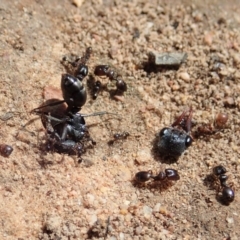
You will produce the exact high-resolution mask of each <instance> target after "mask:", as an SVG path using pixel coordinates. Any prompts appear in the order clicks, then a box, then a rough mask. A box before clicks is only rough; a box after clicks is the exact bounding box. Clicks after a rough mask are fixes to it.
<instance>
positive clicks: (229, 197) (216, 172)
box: [211, 165, 235, 205]
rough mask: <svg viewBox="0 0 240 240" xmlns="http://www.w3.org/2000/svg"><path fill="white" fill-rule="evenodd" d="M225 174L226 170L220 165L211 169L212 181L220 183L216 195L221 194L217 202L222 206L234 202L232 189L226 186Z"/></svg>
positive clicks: (226, 178)
mask: <svg viewBox="0 0 240 240" xmlns="http://www.w3.org/2000/svg"><path fill="white" fill-rule="evenodd" d="M226 172H227V170H226V168H225V167H223V166H222V165H219V166H216V167H214V168H213V173H212V175H211V176H212V177H213V179H214V180H217V181H218V182H220V187H218V193H219V192H220V191H221V193H222V194H221V195H220V198H219V200H220V201H221V202H223V203H224V204H226V205H228V204H230V203H231V202H232V201H233V200H234V197H235V193H234V190H233V189H232V187H230V186H229V185H228V184H227V180H228V176H227V175H225V173H226ZM211 182H214V181H211ZM218 197H219V196H218Z"/></svg>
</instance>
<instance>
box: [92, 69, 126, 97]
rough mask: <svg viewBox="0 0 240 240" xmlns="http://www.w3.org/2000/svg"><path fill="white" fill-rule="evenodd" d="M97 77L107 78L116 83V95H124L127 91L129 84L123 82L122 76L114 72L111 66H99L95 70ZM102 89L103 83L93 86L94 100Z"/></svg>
mask: <svg viewBox="0 0 240 240" xmlns="http://www.w3.org/2000/svg"><path fill="white" fill-rule="evenodd" d="M94 74H95V75H96V76H100V77H102V76H106V77H108V78H109V80H110V81H116V87H117V89H116V93H117V94H123V93H124V92H125V91H127V84H126V83H125V82H124V81H123V80H122V78H121V76H120V75H119V74H118V73H116V72H115V71H114V69H113V68H111V67H110V66H109V65H97V66H96V67H95V70H94ZM101 88H102V83H101V82H100V81H96V82H95V83H94V86H93V98H94V99H96V98H97V96H98V94H99V92H100V90H101Z"/></svg>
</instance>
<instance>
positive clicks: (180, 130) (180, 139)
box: [157, 108, 193, 158]
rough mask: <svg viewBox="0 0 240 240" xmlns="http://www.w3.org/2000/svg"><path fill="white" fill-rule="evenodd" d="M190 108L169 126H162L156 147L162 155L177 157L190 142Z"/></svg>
mask: <svg viewBox="0 0 240 240" xmlns="http://www.w3.org/2000/svg"><path fill="white" fill-rule="evenodd" d="M192 112H193V111H192V108H190V109H189V110H187V111H184V112H183V113H182V114H181V115H180V116H179V117H178V118H177V119H176V121H175V122H174V123H173V124H172V126H171V127H165V128H163V129H162V130H161V131H160V133H159V140H158V142H157V148H158V151H159V153H160V154H162V155H163V156H171V157H174V158H178V157H180V156H181V154H182V153H183V152H184V151H185V150H186V149H187V148H188V147H189V146H190V145H191V144H192V141H193V140H192V137H191V136H190V135H189V133H190V131H191V121H192Z"/></svg>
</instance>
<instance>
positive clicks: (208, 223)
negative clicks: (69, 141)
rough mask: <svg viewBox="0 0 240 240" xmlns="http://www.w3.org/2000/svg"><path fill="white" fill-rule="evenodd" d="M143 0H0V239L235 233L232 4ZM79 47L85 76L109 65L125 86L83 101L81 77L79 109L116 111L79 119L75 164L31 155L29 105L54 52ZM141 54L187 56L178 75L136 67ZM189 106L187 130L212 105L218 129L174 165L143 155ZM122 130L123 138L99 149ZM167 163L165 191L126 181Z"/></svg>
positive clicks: (37, 137)
mask: <svg viewBox="0 0 240 240" xmlns="http://www.w3.org/2000/svg"><path fill="white" fill-rule="evenodd" d="M76 2H77V1H76ZM145 2H147V1H137V0H133V1H109V0H99V1H85V2H84V3H82V4H81V1H80V2H78V3H77V5H78V7H76V6H75V5H74V4H72V2H71V1H67V0H62V1H57V0H52V1H43V0H36V1H30V0H22V1H4V0H3V1H1V2H0V13H1V14H0V17H1V21H0V31H1V35H0V56H1V58H0V81H1V94H0V119H1V131H0V136H1V143H8V144H10V145H12V146H13V148H14V151H13V153H12V155H11V156H10V157H9V158H4V157H0V164H1V168H0V192H1V194H0V222H1V228H0V238H1V239H19V240H20V239H63V240H64V239H91V238H92V239H104V238H105V239H111V240H114V239H121V240H123V239H135V240H137V239H239V238H240V225H239V222H240V218H239V212H240V211H239V210H240V207H239V200H240V199H239V194H238V188H239V184H240V176H239V170H240V166H239V164H240V148H239V145H240V134H239V132H240V128H239V123H240V113H239V108H240V97H239V93H240V71H239V70H240V53H239V50H240V45H239V44H240V32H239V25H240V17H239V16H240V14H239V13H240V11H239V9H240V6H239V5H240V4H239V1H230V2H231V3H232V4H230V3H229V1H221V2H220V1H215V2H214V3H213V4H212V5H210V4H209V3H208V4H205V3H204V2H203V3H201V5H199V6H198V5H197V4H193V3H191V4H188V3H187V2H186V1H183V2H182V3H181V2H180V1H178V3H177V4H176V3H172V2H175V1H171V2H169V3H168V4H166V3H163V2H160V3H159V2H157V1H149V2H151V3H145ZM89 46H91V47H92V48H93V56H92V57H91V59H90V61H89V67H90V72H91V71H92V70H93V68H94V66H95V65H96V64H99V63H102V64H106V63H109V64H111V65H112V66H114V67H115V68H116V69H118V71H119V72H121V74H122V75H123V77H124V80H125V81H126V83H127V85H128V91H127V92H126V93H125V94H124V97H123V98H121V100H122V101H116V100H114V99H113V98H111V96H110V93H109V92H108V91H103V92H101V93H100V94H99V96H98V98H97V99H96V100H93V99H91V94H90V91H89V88H88V87H87V81H86V82H85V84H86V88H87V89H88V91H89V94H88V101H87V103H86V104H85V105H84V107H83V109H82V113H93V112H97V111H109V112H113V113H117V114H118V115H104V116H97V117H91V118H90V117H89V118H87V119H86V122H87V125H88V126H89V131H90V134H91V136H92V137H93V138H94V140H95V141H96V142H97V144H96V146H95V147H94V148H93V149H89V150H88V151H87V152H86V154H84V155H83V156H82V158H83V162H82V163H80V164H78V165H76V157H74V156H68V155H66V154H65V155H64V154H58V153H54V152H48V153H47V152H45V151H42V150H41V148H40V145H41V143H42V142H43V141H44V136H45V129H44V128H43V126H42V123H41V121H40V119H39V117H38V116H35V115H32V114H30V111H31V110H32V109H33V108H36V107H38V106H39V105H40V104H41V103H42V102H43V101H44V99H43V91H44V89H46V88H47V89H48V88H51V87H52V86H53V87H55V88H58V89H59V88H60V79H61V74H62V73H64V72H65V69H64V67H63V66H62V65H61V63H60V61H61V59H62V57H63V56H64V55H68V54H71V53H72V54H77V55H80V56H81V55H82V53H83V52H84V51H85V49H86V47H89ZM149 51H156V52H175V51H179V52H187V54H188V59H187V61H186V62H185V63H183V64H182V65H181V66H180V68H179V69H177V70H176V69H164V68H163V69H158V71H157V70H156V69H155V71H146V68H144V67H143V65H144V62H147V60H148V58H147V55H148V52H149ZM216 65H217V66H216ZM148 70H149V69H148ZM150 70H151V69H150ZM103 81H106V80H103ZM109 88H110V89H112V88H114V84H113V85H111V84H110V85H109ZM189 106H192V108H193V110H194V114H193V121H194V122H195V124H196V126H195V127H194V128H193V133H194V131H196V129H197V128H198V126H201V124H203V123H207V124H208V123H210V124H213V122H214V119H215V117H216V115H217V114H218V113H220V112H223V113H227V114H228V116H229V121H228V123H227V126H225V127H224V129H223V130H222V131H221V132H218V133H216V134H213V135H210V136H204V137H201V138H195V139H194V143H193V145H192V146H191V147H189V149H188V150H187V151H186V152H185V153H184V154H183V155H182V156H181V157H180V159H179V160H178V161H177V162H174V163H172V164H170V163H169V162H164V161H163V160H162V159H161V157H160V156H157V154H154V151H153V148H154V147H153V143H154V141H155V139H156V134H157V133H158V132H159V130H160V129H162V128H163V127H165V126H170V125H171V124H172V122H173V121H174V119H175V117H176V116H178V115H179V114H180V113H181V112H182V111H183V110H185V109H187V108H188V107H189ZM124 131H127V132H129V134H130V136H129V137H128V138H127V139H125V140H120V141H117V142H114V144H113V145H109V144H108V142H109V141H110V140H111V139H113V134H114V133H118V132H120V133H121V132H124ZM219 164H222V165H224V166H225V167H226V168H227V170H228V175H229V177H230V180H229V182H231V183H233V184H234V188H235V191H236V198H235V201H234V202H233V203H232V204H230V205H229V206H225V205H222V204H221V203H220V202H218V201H217V199H216V190H214V189H210V188H209V187H208V186H206V184H204V179H205V178H206V176H207V175H208V174H210V173H211V169H212V167H213V166H216V165H219ZM166 167H171V168H175V169H177V170H178V171H179V174H180V176H181V179H180V181H178V182H176V183H175V184H174V185H173V186H171V187H168V188H163V187H162V188H160V187H159V188H149V187H147V186H145V187H137V186H135V185H134V184H133V183H132V181H131V180H132V179H133V177H134V175H135V173H136V172H138V171H141V170H149V169H152V170H153V171H154V172H158V171H159V170H160V169H165V168H166ZM106 229H108V231H107V234H106Z"/></svg>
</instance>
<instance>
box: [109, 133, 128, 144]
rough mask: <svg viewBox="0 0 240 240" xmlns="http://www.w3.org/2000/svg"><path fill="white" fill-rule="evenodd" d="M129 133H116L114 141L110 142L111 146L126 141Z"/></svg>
mask: <svg viewBox="0 0 240 240" xmlns="http://www.w3.org/2000/svg"><path fill="white" fill-rule="evenodd" d="M129 135H130V134H129V132H122V133H114V134H113V139H112V140H110V141H109V142H108V144H109V145H112V144H113V143H114V142H116V141H119V140H124V139H127V138H128V137H129Z"/></svg>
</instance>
